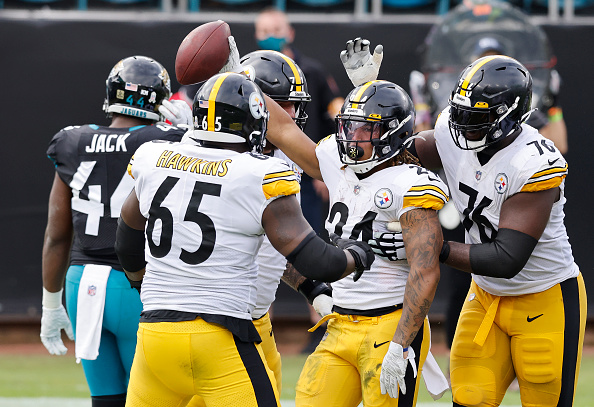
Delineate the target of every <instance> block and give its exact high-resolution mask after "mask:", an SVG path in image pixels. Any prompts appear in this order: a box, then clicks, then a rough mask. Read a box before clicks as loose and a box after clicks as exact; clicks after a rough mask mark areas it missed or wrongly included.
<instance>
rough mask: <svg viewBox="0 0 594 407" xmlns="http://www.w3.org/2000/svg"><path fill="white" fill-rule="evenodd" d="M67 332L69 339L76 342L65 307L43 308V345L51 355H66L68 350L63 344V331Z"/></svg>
mask: <svg viewBox="0 0 594 407" xmlns="http://www.w3.org/2000/svg"><path fill="white" fill-rule="evenodd" d="M62 329H63V330H64V331H65V332H66V335H68V338H69V339H71V340H74V333H73V332H72V325H71V324H70V319H69V318H68V314H66V310H65V309H64V306H63V305H62V304H60V305H59V306H58V308H46V307H42V311H41V333H40V335H39V336H40V337H41V343H43V346H45V348H46V349H47V351H48V352H49V353H50V354H51V355H65V354H66V352H67V350H68V349H66V346H64V342H62V335H61V330H62Z"/></svg>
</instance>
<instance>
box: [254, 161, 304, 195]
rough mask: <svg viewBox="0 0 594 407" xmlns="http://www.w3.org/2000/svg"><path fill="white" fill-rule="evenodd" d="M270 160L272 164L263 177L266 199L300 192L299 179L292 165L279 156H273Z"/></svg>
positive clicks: (263, 189)
mask: <svg viewBox="0 0 594 407" xmlns="http://www.w3.org/2000/svg"><path fill="white" fill-rule="evenodd" d="M269 161H271V165H270V167H269V168H268V169H267V171H266V173H265V174H264V177H263V179H262V191H263V192H264V196H265V197H266V200H269V199H272V198H276V197H280V196H289V195H296V194H298V193H299V191H300V186H299V181H298V180H297V175H296V174H295V172H294V171H293V170H292V169H291V167H289V165H288V164H287V163H286V162H284V161H281V160H280V159H277V158H271V159H270V160H269Z"/></svg>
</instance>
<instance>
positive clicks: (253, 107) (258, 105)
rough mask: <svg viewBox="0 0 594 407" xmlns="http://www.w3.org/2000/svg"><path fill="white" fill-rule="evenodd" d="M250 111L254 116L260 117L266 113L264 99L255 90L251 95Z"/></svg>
mask: <svg viewBox="0 0 594 407" xmlns="http://www.w3.org/2000/svg"><path fill="white" fill-rule="evenodd" d="M250 112H251V113H252V116H254V118H256V119H259V118H261V117H262V116H265V115H266V110H265V108H264V99H262V97H261V96H260V95H258V94H257V93H256V92H253V93H252V94H251V95H250Z"/></svg>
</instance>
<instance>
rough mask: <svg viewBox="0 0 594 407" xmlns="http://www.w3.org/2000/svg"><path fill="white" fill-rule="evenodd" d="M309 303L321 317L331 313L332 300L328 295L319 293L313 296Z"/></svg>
mask: <svg viewBox="0 0 594 407" xmlns="http://www.w3.org/2000/svg"><path fill="white" fill-rule="evenodd" d="M311 305H312V306H313V307H314V309H315V310H316V312H317V313H318V314H320V316H321V317H325V316H326V315H328V314H331V313H332V306H333V305H334V302H333V301H332V297H330V296H329V295H326V294H320V295H318V296H317V297H316V298H314V300H313V301H312V303H311Z"/></svg>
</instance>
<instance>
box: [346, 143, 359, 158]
mask: <svg viewBox="0 0 594 407" xmlns="http://www.w3.org/2000/svg"><path fill="white" fill-rule="evenodd" d="M347 154H348V156H349V158H350V159H351V160H356V159H357V158H358V152H357V147H355V146H351V147H349V151H348V153H347Z"/></svg>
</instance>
